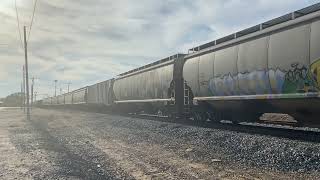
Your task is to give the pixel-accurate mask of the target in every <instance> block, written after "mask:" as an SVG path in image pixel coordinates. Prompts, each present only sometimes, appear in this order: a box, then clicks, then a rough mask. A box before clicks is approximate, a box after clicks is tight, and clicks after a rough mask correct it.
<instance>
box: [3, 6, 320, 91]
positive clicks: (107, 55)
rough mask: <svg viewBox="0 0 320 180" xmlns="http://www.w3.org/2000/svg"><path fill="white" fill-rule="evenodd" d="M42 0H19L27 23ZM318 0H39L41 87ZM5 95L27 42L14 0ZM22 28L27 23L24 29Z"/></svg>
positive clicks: (126, 65) (35, 43)
mask: <svg viewBox="0 0 320 180" xmlns="http://www.w3.org/2000/svg"><path fill="white" fill-rule="evenodd" d="M33 1H34V0H17V4H18V10H19V18H20V21H21V26H23V25H27V26H28V25H29V24H30V20H31V16H32V5H33ZM317 2H319V1H316V0H281V1H279V0H197V1H195V0H181V1H179V0H176V1H174V0H163V1H159V0H139V1H134V0H118V1H111V0H90V1H89V0H68V1H65V0H55V1H52V0H39V1H38V7H37V12H36V17H35V19H34V24H33V28H32V32H31V36H30V40H29V61H30V76H31V77H32V76H34V77H36V78H38V80H36V91H37V92H38V93H40V94H49V95H52V94H53V93H54V88H53V84H54V83H53V80H55V79H57V80H58V86H59V89H60V88H62V90H63V91H66V90H67V85H66V83H67V82H71V83H72V85H71V89H76V88H79V87H82V86H85V85H90V84H93V83H96V82H99V81H103V80H106V79H109V78H111V77H114V76H115V75H117V74H119V73H122V72H124V71H127V70H130V69H132V68H136V67H138V66H141V65H144V64H146V63H149V62H152V61H155V60H158V59H161V58H164V57H167V56H170V55H173V54H176V53H178V52H179V53H187V50H188V49H189V48H191V47H193V46H197V45H200V44H202V43H205V42H208V41H211V40H214V39H216V38H219V37H223V36H224V35H228V34H230V33H233V32H236V31H239V30H241V29H244V28H247V27H250V26H252V25H256V24H259V23H261V22H263V21H266V20H269V19H272V18H274V17H278V16H281V15H284V14H286V13H288V12H292V11H294V10H297V9H301V8H303V7H306V6H309V5H311V4H314V3H317ZM0 22H1V29H0V44H7V45H6V46H0V97H5V96H6V95H8V94H11V93H14V92H17V91H19V90H20V84H21V76H22V72H21V69H22V64H23V62H24V56H23V50H22V48H21V45H20V39H19V31H18V27H17V21H16V13H15V8H14V0H1V2H0ZM20 31H22V29H21V30H20Z"/></svg>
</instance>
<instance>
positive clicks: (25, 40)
mask: <svg viewBox="0 0 320 180" xmlns="http://www.w3.org/2000/svg"><path fill="white" fill-rule="evenodd" d="M23 34H24V58H25V69H26V89H27V91H26V93H27V119H28V120H30V101H29V98H30V97H29V74H28V46H27V27H26V26H24V27H23Z"/></svg>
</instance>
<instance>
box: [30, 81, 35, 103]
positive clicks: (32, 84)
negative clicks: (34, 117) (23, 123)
mask: <svg viewBox="0 0 320 180" xmlns="http://www.w3.org/2000/svg"><path fill="white" fill-rule="evenodd" d="M33 88H34V77H32V78H31V98H30V99H31V108H32V106H33Z"/></svg>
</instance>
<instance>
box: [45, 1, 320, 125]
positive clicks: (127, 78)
mask: <svg viewBox="0 0 320 180" xmlns="http://www.w3.org/2000/svg"><path fill="white" fill-rule="evenodd" d="M319 88H320V3H319V4H315V5H312V6H309V7H307V8H304V9H301V10H298V11H295V12H293V13H289V14H286V15H284V16H281V17H279V18H275V19H272V20H270V21H267V22H264V23H262V24H259V25H256V26H253V27H250V28H248V29H245V30H242V31H239V32H236V33H234V34H231V35H229V36H226V37H223V38H220V39H217V40H215V41H212V42H209V43H206V44H203V45H201V46H198V47H194V48H191V49H189V51H188V54H176V55H173V56H170V57H168V58H164V59H162V60H159V61H156V62H154V63H151V64H148V65H145V66H142V67H140V68H137V69H133V70H131V71H128V72H125V73H122V74H120V75H118V76H117V77H115V78H113V79H110V80H107V81H104V82H101V83H98V84H94V85H91V86H87V87H84V88H81V89H78V90H75V91H73V92H70V93H67V94H63V95H60V96H57V97H50V98H46V99H43V100H42V101H41V104H42V105H46V106H48V105H55V106H57V105H63V106H93V107H98V106H99V107H103V108H105V109H109V110H112V111H119V112H125V113H141V112H143V113H149V114H158V115H167V116H171V117H173V118H184V117H193V119H195V120H199V121H202V120H207V119H211V120H221V119H229V120H232V121H235V122H239V121H256V120H258V119H259V116H261V114H263V113H266V112H269V113H286V114H290V115H291V116H292V117H294V118H295V119H296V120H297V121H298V122H299V123H301V124H304V125H314V124H319V122H320V120H318V117H319V113H320V112H319V111H320V100H319Z"/></svg>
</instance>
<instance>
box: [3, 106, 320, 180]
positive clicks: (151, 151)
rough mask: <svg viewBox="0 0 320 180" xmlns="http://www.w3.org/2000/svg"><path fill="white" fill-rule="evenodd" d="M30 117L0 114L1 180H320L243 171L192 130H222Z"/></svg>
mask: <svg viewBox="0 0 320 180" xmlns="http://www.w3.org/2000/svg"><path fill="white" fill-rule="evenodd" d="M32 113H33V116H32V119H31V121H27V120H26V119H25V117H24V115H23V112H22V111H21V110H20V109H0V179H317V178H318V177H320V176H319V173H318V172H316V171H313V170H312V171H308V172H294V171H279V170H273V169H272V168H260V167H254V166H249V165H248V166H244V164H243V163H242V162H237V161H233V160H230V159H233V158H234V157H233V156H231V155H230V154H228V153H227V152H223V151H220V150H219V146H221V145H220V144H215V143H218V142H214V143H212V142H211V141H212V139H210V136H208V138H206V137H205V136H203V137H201V139H199V138H198V137H196V136H192V133H194V132H195V131H199V132H202V131H205V132H206V133H207V134H210V133H220V132H215V131H218V130H208V129H205V128H200V127H184V125H179V124H175V123H167V122H157V121H152V120H150V121H148V120H142V119H135V118H129V117H121V116H116V115H106V114H97V113H88V112H78V111H67V110H65V111H57V110H44V109H34V110H33V111H32ZM186 132H188V133H186ZM190 132H192V133H190ZM230 133H234V134H236V135H237V133H235V132H230ZM181 134H183V135H181ZM188 134H189V135H190V136H188ZM226 136H228V137H231V136H232V135H230V134H228V135H226ZM191 137H192V138H191ZM251 138H252V137H251ZM220 139H221V138H220ZM198 140H199V141H200V140H201V143H198ZM223 141H224V140H223V139H221V142H220V143H221V144H223ZM209 144H210V145H209ZM212 144H213V145H212ZM211 147H212V149H211ZM239 153H240V152H239ZM262 167H263V166H262Z"/></svg>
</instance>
